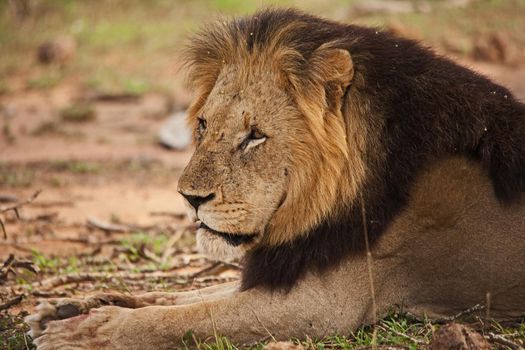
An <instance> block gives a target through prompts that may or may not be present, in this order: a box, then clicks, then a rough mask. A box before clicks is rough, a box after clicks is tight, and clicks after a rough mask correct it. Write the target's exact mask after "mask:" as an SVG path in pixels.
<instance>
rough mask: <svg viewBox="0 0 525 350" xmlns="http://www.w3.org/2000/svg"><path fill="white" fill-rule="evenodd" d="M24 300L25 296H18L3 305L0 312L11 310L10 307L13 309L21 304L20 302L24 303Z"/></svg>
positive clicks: (0, 306)
mask: <svg viewBox="0 0 525 350" xmlns="http://www.w3.org/2000/svg"><path fill="white" fill-rule="evenodd" d="M22 299H24V296H23V295H17V296H16V297H14V298H13V299H10V300H8V301H7V302H5V303H3V304H2V305H0V311H4V310H7V309H9V308H10V307H13V306H15V305H17V304H20V302H21V301H22Z"/></svg>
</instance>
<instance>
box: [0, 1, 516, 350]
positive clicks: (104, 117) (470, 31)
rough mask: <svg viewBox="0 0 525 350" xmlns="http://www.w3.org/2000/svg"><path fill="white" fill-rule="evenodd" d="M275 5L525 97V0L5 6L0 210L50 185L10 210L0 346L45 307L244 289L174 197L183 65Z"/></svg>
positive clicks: (0, 14)
mask: <svg viewBox="0 0 525 350" xmlns="http://www.w3.org/2000/svg"><path fill="white" fill-rule="evenodd" d="M265 6H293V7H297V8H300V9H303V10H305V11H308V12H311V13H313V14H317V15H321V16H325V17H327V18H330V19H334V20H339V21H343V22H347V23H355V24H362V25H369V26H376V27H379V28H381V29H383V30H387V31H391V32H394V33H396V34H398V35H401V36H405V37H409V38H413V39H417V40H420V41H422V42H424V43H425V44H426V45H428V46H432V47H433V48H434V49H435V50H436V51H438V52H439V53H441V54H443V55H447V56H450V57H452V58H453V59H454V60H456V61H458V62H460V63H461V64H463V65H466V66H469V67H471V68H472V69H475V70H477V71H479V72H481V73H483V74H485V75H487V76H489V77H491V78H492V79H494V80H496V81H498V82H500V83H502V84H504V85H506V86H508V87H509V88H510V89H511V90H512V91H513V92H514V93H515V94H516V95H517V96H518V97H519V98H520V99H522V100H523V99H525V0H383V1H381V0H370V1H364V0H302V1H299V0H296V1H294V0H275V1H242V0H207V1H206V0H194V1H190V0H98V1H94V0H0V208H7V207H8V206H12V205H16V204H17V203H19V202H23V201H25V200H26V199H27V198H30V197H31V196H32V195H33V194H34V193H35V192H36V191H37V190H42V192H41V193H39V195H38V197H37V198H36V199H35V200H34V201H33V202H32V203H30V204H29V205H26V206H24V207H23V208H21V209H20V210H18V213H17V212H16V211H14V210H8V211H5V212H0V220H1V222H0V224H2V225H1V226H3V227H4V228H5V230H1V231H0V235H5V237H3V238H1V237H0V266H2V262H4V263H3V267H1V268H0V348H2V344H4V345H5V346H6V348H10V349H18V348H20V349H25V348H26V347H31V346H30V345H27V342H28V340H27V339H26V338H25V337H24V336H23V330H24V329H25V328H24V327H25V325H24V324H23V323H22V322H21V317H22V316H23V315H25V314H26V313H27V312H28V311H30V310H32V308H33V307H34V304H35V300H36V298H38V297H48V296H72V295H77V296H79V295H84V294H86V293H89V292H93V291H98V290H121V291H125V292H131V291H146V290H181V289H187V288H190V287H199V286H204V285H209V284H211V283H217V282H222V281H227V280H232V279H236V278H238V275H239V266H238V265H237V264H236V263H220V264H219V263H216V262H211V261H208V260H206V259H205V258H204V257H202V256H200V255H199V254H197V252H195V250H194V245H193V231H194V228H193V227H192V226H191V224H190V223H189V222H187V221H186V219H185V217H184V208H183V203H182V199H181V198H180V197H179V195H178V194H177V193H176V185H177V178H178V176H179V175H180V173H181V171H182V169H183V168H184V165H185V163H186V162H187V161H188V160H189V157H190V155H191V146H190V145H189V131H188V130H187V129H186V127H185V125H184V116H185V113H184V111H185V109H186V108H187V106H188V104H189V103H190V101H191V93H190V92H189V91H187V89H186V88H185V86H184V72H183V71H181V70H180V60H179V55H180V49H181V47H182V46H183V45H184V42H185V40H186V39H187V38H188V36H189V35H190V34H191V33H192V32H194V31H196V30H197V29H198V28H199V27H201V26H203V25H205V23H206V22H208V21H211V20H214V19H217V18H220V17H228V16H232V15H240V14H248V13H251V12H253V11H255V10H256V9H258V8H262V7H265ZM57 276H66V277H64V279H62V280H57V279H56V277H57ZM6 305H7V306H6ZM522 328H523V330H522V332H523V334H525V327H523V326H522ZM423 341H426V340H425V339H423Z"/></svg>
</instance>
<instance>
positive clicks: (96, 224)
mask: <svg viewBox="0 0 525 350" xmlns="http://www.w3.org/2000/svg"><path fill="white" fill-rule="evenodd" d="M86 225H87V226H88V227H91V228H97V229H99V230H102V231H104V232H129V231H130V230H131V229H132V228H131V227H129V226H126V225H118V224H112V223H110V222H105V221H102V220H98V219H95V218H88V219H87V222H86Z"/></svg>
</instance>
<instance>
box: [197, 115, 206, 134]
mask: <svg viewBox="0 0 525 350" xmlns="http://www.w3.org/2000/svg"><path fill="white" fill-rule="evenodd" d="M206 126H207V125H206V120H205V119H203V118H199V132H200V133H201V134H202V133H203V132H204V131H206Z"/></svg>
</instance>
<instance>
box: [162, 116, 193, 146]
mask: <svg viewBox="0 0 525 350" xmlns="http://www.w3.org/2000/svg"><path fill="white" fill-rule="evenodd" d="M158 140H159V143H160V144H161V146H163V147H166V148H168V149H175V150H184V149H186V148H187V147H188V146H189V145H190V144H191V130H190V129H189V128H188V125H186V112H176V113H174V114H172V115H171V116H170V117H169V118H168V119H167V120H166V121H165V122H164V124H162V126H161V127H160V130H159V133H158Z"/></svg>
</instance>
